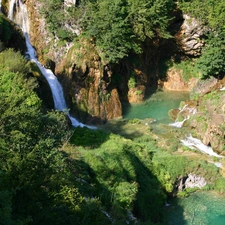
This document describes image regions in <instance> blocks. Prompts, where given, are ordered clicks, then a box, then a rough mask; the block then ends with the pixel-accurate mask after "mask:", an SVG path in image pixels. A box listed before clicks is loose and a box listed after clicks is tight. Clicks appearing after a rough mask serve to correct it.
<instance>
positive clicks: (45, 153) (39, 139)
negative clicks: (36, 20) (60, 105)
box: [0, 50, 105, 225]
mask: <svg viewBox="0 0 225 225" xmlns="http://www.w3.org/2000/svg"><path fill="white" fill-rule="evenodd" d="M11 53H12V52H11V50H9V51H7V52H2V53H0V58H1V59H2V58H4V57H3V55H4V54H5V55H10V54H11ZM18 54H19V53H15V55H18ZM18 59H20V60H19V61H20V63H18V65H19V66H18V68H20V67H21V66H22V65H23V66H24V67H25V65H26V64H25V61H23V60H22V57H21V56H19V55H18ZM9 62H10V63H11V62H12V61H11V60H2V62H1V63H2V64H1V70H0V104H1V108H0V114H1V117H0V159H1V160H0V184H1V185H0V199H1V203H0V217H1V224H3V225H6V224H7V225H8V224H13V225H14V224H15V225H17V224H20V225H25V224H50V225H51V224H56V225H57V224H58V225H63V224H74V221H76V224H90V223H91V222H90V221H93V224H95V221H96V222H97V221H101V223H102V224H104V223H105V217H103V216H102V213H101V211H100V202H99V201H98V199H94V200H93V201H92V200H87V201H85V199H84V197H83V196H82V195H81V194H80V190H79V189H78V186H79V185H78V184H77V180H76V177H74V171H75V167H74V164H71V162H70V161H69V160H68V157H67V156H66V155H65V154H64V153H63V152H62V151H60V150H59V148H60V147H61V146H62V144H63V143H65V141H66V140H67V139H68V138H69V137H70V131H69V129H68V124H67V121H66V117H65V115H64V114H63V113H60V112H49V113H48V114H45V115H44V114H42V113H41V111H40V105H41V101H40V99H39V98H38V97H37V95H36V93H35V92H34V88H35V87H36V86H37V84H36V82H35V80H34V79H31V78H27V77H26V76H25V75H26V74H24V73H22V71H23V70H18V71H17V72H16V73H15V72H12V71H14V69H15V67H13V66H12V65H8V63H9ZM23 63H24V64H23ZM16 66H17V64H16ZM87 210H90V212H89V213H88V214H86V213H85V212H86V211H87ZM96 217H97V218H98V219H97V218H96ZM53 218H54V219H53Z"/></svg>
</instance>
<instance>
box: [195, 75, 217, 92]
mask: <svg viewBox="0 0 225 225" xmlns="http://www.w3.org/2000/svg"><path fill="white" fill-rule="evenodd" d="M217 84H218V80H217V79H216V78H215V77H211V78H209V79H207V80H199V81H198V83H197V84H196V86H195V87H194V88H193V91H192V92H193V94H198V95H200V96H203V95H205V94H207V93H209V92H211V91H213V90H215V89H216V88H217V86H218V85H217Z"/></svg>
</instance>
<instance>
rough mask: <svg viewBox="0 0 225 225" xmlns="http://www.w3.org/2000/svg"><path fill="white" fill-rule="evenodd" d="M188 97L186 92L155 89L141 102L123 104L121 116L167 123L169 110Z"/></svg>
mask: <svg viewBox="0 0 225 225" xmlns="http://www.w3.org/2000/svg"><path fill="white" fill-rule="evenodd" d="M188 99H189V93H187V92H172V91H157V92H155V93H152V94H150V97H149V98H147V99H146V100H145V101H144V102H143V103H138V104H129V105H128V104H124V105H123V117H124V118H126V119H134V118H137V119H146V118H154V119H156V120H157V121H158V122H159V123H163V124H168V123H171V122H172V120H171V119H170V118H169V116H168V112H169V110H170V109H175V108H179V104H180V102H181V101H183V100H188Z"/></svg>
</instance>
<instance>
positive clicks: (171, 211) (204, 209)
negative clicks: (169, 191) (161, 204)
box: [165, 192, 225, 225]
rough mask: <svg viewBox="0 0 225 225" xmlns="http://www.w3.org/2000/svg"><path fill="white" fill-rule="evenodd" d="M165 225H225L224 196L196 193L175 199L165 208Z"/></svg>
mask: <svg viewBox="0 0 225 225" xmlns="http://www.w3.org/2000/svg"><path fill="white" fill-rule="evenodd" d="M165 210H166V213H167V215H168V221H169V222H167V223H166V225H225V196H221V195H219V194H217V193H215V192H196V193H194V194H191V195H190V196H189V197H188V198H177V199H173V200H172V201H171V205H170V206H169V207H166V209H165Z"/></svg>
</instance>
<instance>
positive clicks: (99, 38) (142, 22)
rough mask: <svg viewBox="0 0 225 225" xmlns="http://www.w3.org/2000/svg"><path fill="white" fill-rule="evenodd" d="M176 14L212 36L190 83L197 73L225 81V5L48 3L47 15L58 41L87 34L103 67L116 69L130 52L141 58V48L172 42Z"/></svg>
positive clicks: (121, 0)
mask: <svg viewBox="0 0 225 225" xmlns="http://www.w3.org/2000/svg"><path fill="white" fill-rule="evenodd" d="M177 8H180V9H181V10H182V11H183V13H185V14H189V15H191V16H193V17H195V18H196V19H198V20H199V21H200V22H201V24H202V25H203V26H205V27H206V29H205V30H206V31H207V32H205V34H204V37H202V38H203V40H204V43H205V47H204V49H203V51H202V56H201V57H199V58H197V59H194V60H192V62H191V63H192V65H193V64H194V68H193V69H192V71H189V75H187V74H186V78H187V77H190V76H191V74H193V73H194V74H198V76H199V77H203V78H207V77H209V76H216V77H221V76H223V75H224V69H225V60H224V58H225V47H224V46H225V42H224V33H225V27H224V22H225V21H224V20H225V17H224V15H223V14H224V10H225V3H224V1H223V0H219V1H218V2H217V3H215V2H214V1H211V0H205V1H199V0H182V1H177V2H176V3H175V2H174V1H172V0H151V1H149V0H140V1H136V0H115V1H109V0H98V1H93V0H83V1H78V2H77V3H76V6H75V7H65V5H64V3H63V1H61V0H57V1H53V0H47V1H44V4H43V8H42V12H43V14H44V16H45V18H46V20H47V23H48V27H49V29H50V31H51V32H52V33H53V34H54V35H56V36H58V37H59V38H60V39H66V40H73V39H74V38H75V37H76V33H75V29H77V28H79V29H80V30H82V32H81V35H80V36H79V38H83V37H85V38H87V39H91V40H92V43H93V44H95V45H96V48H97V50H98V53H99V55H100V56H101V58H102V60H103V62H104V63H115V62H118V61H119V60H120V59H122V58H124V57H125V56H127V55H129V54H130V53H131V52H136V53H140V52H142V51H143V49H142V44H143V43H144V42H145V41H146V40H147V39H151V40H154V39H159V38H161V39H162V38H172V36H171V35H170V33H169V32H168V30H169V29H168V28H169V26H170V24H171V19H172V18H173V12H174V11H176V10H177ZM203 8H204V10H202V9H203ZM52 9H54V10H52ZM65 24H67V25H68V26H65ZM186 65H187V67H189V66H188V64H186ZM185 70H186V69H185Z"/></svg>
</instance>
